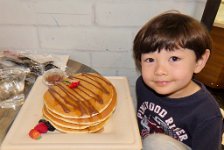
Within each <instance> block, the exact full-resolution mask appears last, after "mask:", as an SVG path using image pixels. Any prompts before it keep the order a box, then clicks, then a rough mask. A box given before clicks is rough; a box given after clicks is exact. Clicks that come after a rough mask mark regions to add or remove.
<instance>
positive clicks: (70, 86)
mask: <svg viewBox="0 0 224 150" xmlns="http://www.w3.org/2000/svg"><path fill="white" fill-rule="evenodd" d="M79 84H80V82H79V81H77V82H72V83H70V85H69V86H68V87H69V88H71V89H74V88H76V87H77V86H78V85H79Z"/></svg>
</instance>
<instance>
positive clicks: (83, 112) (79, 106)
mask: <svg viewBox="0 0 224 150" xmlns="http://www.w3.org/2000/svg"><path fill="white" fill-rule="evenodd" d="M57 87H59V88H60V89H61V90H62V91H64V93H65V94H66V95H67V96H68V97H69V98H70V99H72V100H74V102H77V105H78V109H79V111H80V112H81V115H83V114H88V110H87V109H85V104H83V103H82V101H79V100H78V98H77V96H75V95H74V94H73V93H71V92H69V91H68V90H67V89H66V88H65V87H63V86H62V85H60V84H57ZM83 105H84V106H83Z"/></svg>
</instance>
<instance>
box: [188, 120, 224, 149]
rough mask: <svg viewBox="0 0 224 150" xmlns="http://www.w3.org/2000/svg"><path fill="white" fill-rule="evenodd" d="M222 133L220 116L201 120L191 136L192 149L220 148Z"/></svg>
mask: <svg viewBox="0 0 224 150" xmlns="http://www.w3.org/2000/svg"><path fill="white" fill-rule="evenodd" d="M222 134H223V118H222V117H221V116H216V117H214V118H213V119H209V120H206V121H205V122H202V123H201V124H200V125H199V126H198V127H197V128H196V129H195V133H194V135H193V137H192V150H221V142H222Z"/></svg>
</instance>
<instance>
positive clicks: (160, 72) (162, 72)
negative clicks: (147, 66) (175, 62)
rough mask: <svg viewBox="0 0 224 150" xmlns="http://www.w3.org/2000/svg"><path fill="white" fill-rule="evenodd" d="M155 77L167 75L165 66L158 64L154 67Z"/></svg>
mask: <svg viewBox="0 0 224 150" xmlns="http://www.w3.org/2000/svg"><path fill="white" fill-rule="evenodd" d="M154 73H155V75H167V68H166V65H165V64H162V63H158V64H157V65H156V67H155V72H154Z"/></svg>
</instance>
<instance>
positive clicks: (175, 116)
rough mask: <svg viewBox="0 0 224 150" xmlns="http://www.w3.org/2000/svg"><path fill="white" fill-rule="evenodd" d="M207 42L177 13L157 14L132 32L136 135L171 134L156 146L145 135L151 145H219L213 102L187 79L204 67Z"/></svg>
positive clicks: (214, 148) (203, 149) (202, 149)
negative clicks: (135, 78) (137, 30)
mask: <svg viewBox="0 0 224 150" xmlns="http://www.w3.org/2000/svg"><path fill="white" fill-rule="evenodd" d="M211 46H212V42H211V38H210V36H209V33H208V32H207V30H206V29H205V27H204V26H203V25H202V24H200V23H199V22H198V21H197V20H195V19H193V18H191V17H189V16H186V15H183V14H180V13H173V12H169V13H164V14H161V15H159V16H157V17H155V18H153V19H152V20H150V21H149V22H148V23H147V24H145V25H144V26H143V27H142V28H141V29H140V31H139V32H138V33H137V35H136V37H135V40H134V46H133V52H134V58H135V62H136V65H137V67H138V69H139V71H140V72H141V76H140V77H139V78H138V79H137V82H136V92H137V101H138V102H137V119H138V124H139V129H140V134H141V136H142V138H143V141H144V139H145V138H146V137H147V138H148V137H150V136H151V135H150V134H152V133H162V134H163V135H164V134H165V135H168V137H172V138H171V140H170V141H169V140H167V137H165V138H164V136H159V137H160V138H157V142H159V141H161V143H162V144H158V143H157V144H155V143H154V142H153V141H152V139H150V140H149V139H148V140H149V141H147V142H149V143H150V141H151V143H154V145H153V147H154V148H155V149H159V148H158V147H159V146H160V147H165V145H166V144H168V145H170V146H172V144H174V146H175V145H178V144H183V145H182V146H184V147H187V148H189V149H193V150H218V149H220V148H221V139H222V131H223V130H222V129H223V122H222V120H223V118H222V115H221V113H220V109H219V106H218V104H217V103H216V100H215V99H214V97H213V96H212V95H211V94H210V93H209V91H208V90H207V89H206V87H205V86H204V85H203V84H202V83H201V82H200V81H196V80H194V79H192V77H193V74H196V73H199V72H200V71H201V70H202V69H203V68H204V66H205V64H206V62H207V60H208V58H209V55H210V50H211V48H212V47H211ZM147 138H146V139H147ZM158 139H159V140H158ZM173 139H176V140H173ZM167 141H169V142H167ZM174 141H175V142H174ZM164 142H165V143H164ZM166 142H167V143H166ZM143 143H144V142H143ZM149 143H148V144H147V143H146V145H148V146H149V145H150V144H149ZM163 144H164V145H163ZM143 146H144V145H143ZM166 146H167V145H166ZM150 148H152V145H151V147H150ZM173 148H174V147H173ZM144 149H146V147H144ZM150 150H151V149H150Z"/></svg>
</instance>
